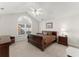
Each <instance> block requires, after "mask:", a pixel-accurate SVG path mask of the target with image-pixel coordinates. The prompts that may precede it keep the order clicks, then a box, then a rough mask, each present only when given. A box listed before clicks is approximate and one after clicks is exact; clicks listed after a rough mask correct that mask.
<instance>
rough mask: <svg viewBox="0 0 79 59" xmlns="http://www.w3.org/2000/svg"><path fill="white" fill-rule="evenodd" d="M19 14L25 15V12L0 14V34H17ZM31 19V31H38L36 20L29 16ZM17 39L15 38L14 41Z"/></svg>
mask: <svg viewBox="0 0 79 59" xmlns="http://www.w3.org/2000/svg"><path fill="white" fill-rule="evenodd" d="M20 16H27V14H26V13H17V14H5V15H0V35H13V36H16V38H17V37H18V36H17V23H18V18H19V17H20ZM30 19H31V20H32V33H37V32H38V27H39V24H38V21H36V20H34V19H32V18H30ZM17 40H19V39H16V41H17Z"/></svg>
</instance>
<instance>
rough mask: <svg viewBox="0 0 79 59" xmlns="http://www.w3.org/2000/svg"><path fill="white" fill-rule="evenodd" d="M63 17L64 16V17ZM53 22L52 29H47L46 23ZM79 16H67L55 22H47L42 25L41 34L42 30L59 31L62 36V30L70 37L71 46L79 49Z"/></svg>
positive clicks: (54, 20)
mask: <svg viewBox="0 0 79 59" xmlns="http://www.w3.org/2000/svg"><path fill="white" fill-rule="evenodd" d="M62 16H63V15H62ZM47 22H53V28H52V29H46V23H47ZM78 25H79V14H72V15H68V16H67V15H66V16H64V17H60V18H57V19H53V20H45V21H42V22H41V23H40V28H41V30H40V32H41V31H42V30H49V31H57V32H58V35H61V32H62V30H64V31H65V32H66V34H67V35H68V43H69V45H74V46H77V47H79V26H78Z"/></svg>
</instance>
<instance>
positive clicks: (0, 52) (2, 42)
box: [0, 37, 11, 57]
mask: <svg viewBox="0 0 79 59" xmlns="http://www.w3.org/2000/svg"><path fill="white" fill-rule="evenodd" d="M10 44H11V40H10V38H9V37H0V57H9V45H10Z"/></svg>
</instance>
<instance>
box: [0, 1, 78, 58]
mask: <svg viewBox="0 0 79 59" xmlns="http://www.w3.org/2000/svg"><path fill="white" fill-rule="evenodd" d="M78 16H79V3H78V2H14V3H13V2H0V35H1V36H5V35H8V36H14V37H15V43H14V44H12V45H11V46H10V56H14V57H15V56H16V57H17V56H19V57H20V56H29V55H30V53H29V52H30V51H31V52H32V48H33V51H36V50H37V51H39V52H37V53H36V52H34V53H36V54H35V55H34V53H33V54H31V56H37V57H38V56H42V55H43V56H51V57H63V56H64V54H65V52H64V50H65V49H66V48H67V46H64V45H62V44H57V42H56V43H55V44H51V45H50V46H49V47H47V48H46V50H45V52H42V51H40V50H39V49H38V48H36V47H34V46H33V45H31V44H30V43H28V42H27V40H28V39H27V34H29V33H30V32H31V33H32V34H36V33H42V31H56V32H57V37H58V36H62V37H64V36H67V40H68V41H67V43H68V47H69V46H74V47H77V50H78V48H79V36H78V34H79V31H78V30H79V27H78V25H79V23H78V22H79V17H78ZM26 24H30V25H29V26H28V29H27V27H26V26H27V25H26ZM19 26H22V27H23V28H19ZM19 31H20V32H19ZM26 32H27V33H26ZM19 33H20V34H19ZM25 45H27V47H25ZM51 46H52V47H51ZM55 46H58V48H56V47H55ZM60 46H61V48H59V47H60ZM19 47H20V48H19ZM31 47H32V48H31ZM62 47H63V49H62ZM17 48H19V50H17ZM27 48H29V49H27ZM30 48H31V49H30ZM52 48H54V49H55V48H56V49H60V50H61V51H62V54H60V52H55V53H54V54H55V55H54V54H52V53H51V50H52ZM14 49H16V50H15V51H16V52H17V53H16V52H15V51H14ZM21 49H22V50H24V51H23V52H21ZM25 49H26V50H27V51H25ZM35 49H36V50H35ZM28 51H29V52H28ZM55 51H57V50H55ZM25 52H28V53H25ZM20 53H22V54H20ZM39 54H40V55H39ZM66 56H67V55H66ZM71 56H74V55H71ZM77 56H78V55H77Z"/></svg>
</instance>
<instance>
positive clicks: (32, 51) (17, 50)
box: [10, 40, 67, 57]
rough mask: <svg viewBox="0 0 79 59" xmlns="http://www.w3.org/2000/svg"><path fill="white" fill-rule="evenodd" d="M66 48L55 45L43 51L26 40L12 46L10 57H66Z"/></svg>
mask: <svg viewBox="0 0 79 59" xmlns="http://www.w3.org/2000/svg"><path fill="white" fill-rule="evenodd" d="M66 48H67V47H66V46H64V45H61V44H57V43H54V44H52V45H50V46H49V47H47V48H46V50H45V51H41V50H40V49H38V48H37V47H35V46H33V45H32V44H30V43H28V42H27V40H25V41H19V42H16V43H15V44H12V45H11V46H10V57H66Z"/></svg>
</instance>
